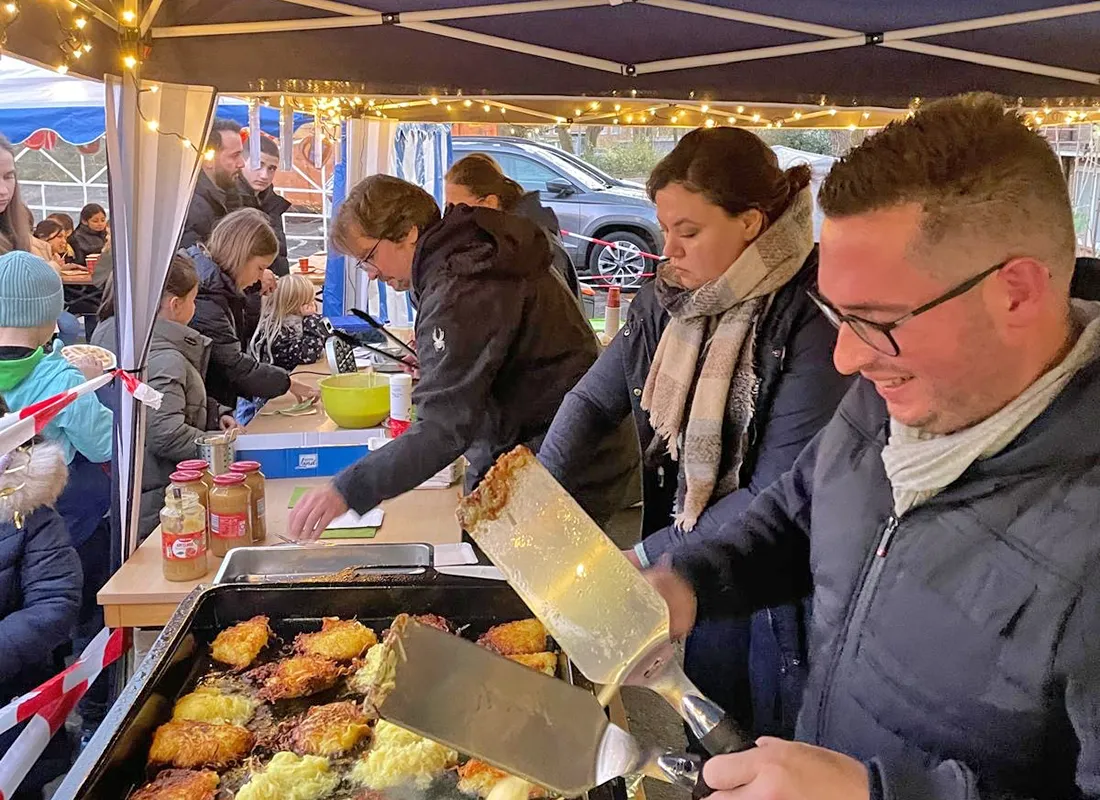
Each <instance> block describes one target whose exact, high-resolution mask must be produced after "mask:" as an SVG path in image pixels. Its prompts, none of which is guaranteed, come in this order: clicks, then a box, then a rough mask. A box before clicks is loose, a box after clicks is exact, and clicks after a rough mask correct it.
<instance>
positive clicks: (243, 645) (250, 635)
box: [210, 615, 271, 670]
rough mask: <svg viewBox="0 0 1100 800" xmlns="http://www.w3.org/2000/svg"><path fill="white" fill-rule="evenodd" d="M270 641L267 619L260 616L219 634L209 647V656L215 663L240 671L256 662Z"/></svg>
mask: <svg viewBox="0 0 1100 800" xmlns="http://www.w3.org/2000/svg"><path fill="white" fill-rule="evenodd" d="M270 639H271V628H270V627H269V626H268V618H267V617H265V616H262V615H261V616H257V617H253V618H252V619H250V620H248V621H246V622H241V623H239V624H237V625H234V626H233V627H232V628H226V629H225V630H224V631H222V632H221V633H219V634H218V635H217V637H216V638H215V639H214V642H213V644H211V645H210V654H211V655H212V656H213V657H214V660H215V661H220V662H221V663H223V664H228V665H229V666H230V667H232V668H233V669H236V670H241V669H244V668H245V667H247V666H249V665H250V664H251V663H252V662H253V661H255V660H256V656H258V655H259V654H260V651H261V650H263V649H264V648H265V647H267V643H268V641H269V640H270Z"/></svg>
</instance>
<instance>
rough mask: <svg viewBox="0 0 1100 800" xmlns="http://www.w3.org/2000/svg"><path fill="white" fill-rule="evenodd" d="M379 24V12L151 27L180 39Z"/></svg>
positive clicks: (163, 35) (156, 32)
mask: <svg viewBox="0 0 1100 800" xmlns="http://www.w3.org/2000/svg"><path fill="white" fill-rule="evenodd" d="M381 24H382V15H381V14H378V13H375V14H372V15H362V16H358V17H328V18H326V19H276V20H271V21H270V22H224V23H219V24H211V25H172V26H169V27H166V28H153V29H152V36H153V38H154V39H181V38H188V37H193V36H195V37H197V36H233V35H236V34H242V33H244V34H247V33H284V32H286V31H323V30H329V29H332V28H366V27H370V26H373V25H381Z"/></svg>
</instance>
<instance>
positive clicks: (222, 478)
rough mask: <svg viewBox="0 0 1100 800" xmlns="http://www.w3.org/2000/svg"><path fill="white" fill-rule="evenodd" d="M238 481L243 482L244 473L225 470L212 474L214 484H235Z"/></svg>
mask: <svg viewBox="0 0 1100 800" xmlns="http://www.w3.org/2000/svg"><path fill="white" fill-rule="evenodd" d="M239 483H244V475H242V474H241V473H239V472H226V473H224V474H222V475H215V476H214V485H215V486H236V485H237V484H239Z"/></svg>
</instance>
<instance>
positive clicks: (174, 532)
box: [160, 481, 207, 581]
mask: <svg viewBox="0 0 1100 800" xmlns="http://www.w3.org/2000/svg"><path fill="white" fill-rule="evenodd" d="M200 483H201V481H200ZM160 543H161V567H162V569H163V571H164V577H165V579H166V580H170V581H197V580H200V579H201V578H202V577H203V576H204V575H206V571H207V563H206V552H207V546H206V511H205V510H204V509H203V507H202V506H201V505H200V504H199V497H198V495H197V494H195V492H193V491H190V490H186V491H185V490H183V489H181V488H180V487H179V486H177V485H172V486H169V487H168V489H167V490H165V494H164V508H162V509H161V511H160Z"/></svg>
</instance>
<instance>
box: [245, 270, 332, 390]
mask: <svg viewBox="0 0 1100 800" xmlns="http://www.w3.org/2000/svg"><path fill="white" fill-rule="evenodd" d="M315 291H316V290H315V289H314V288H313V284H312V283H310V281H309V278H306V277H305V276H303V275H286V276H284V277H282V278H279V283H278V285H277V286H276V287H275V291H274V292H272V293H271V294H269V295H268V296H267V297H265V298H264V300H263V308H262V310H261V311H260V322H259V325H257V326H256V333H255V334H253V336H252V342H251V343H250V344H249V347H248V352H249V354H250V355H251V356H252V357H253V358H255V359H256V360H258V361H263V362H265V363H268V364H274V365H275V366H276V367H281V368H282V369H285V370H286V371H287V372H292V371H293V370H295V369H297V368H298V367H300V366H303V365H305V364H314V363H316V362H317V361H319V360H320V359H321V357H322V356H323V355H324V354H325V342H326V341H327V340H328V337H329V331H330V330H331V327H330V325H329V324H328V321H327V320H326V319H325V318H324V317H322V316H321V315H320V314H319V313H318V312H317V301H316V300H315V299H314V292H315Z"/></svg>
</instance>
